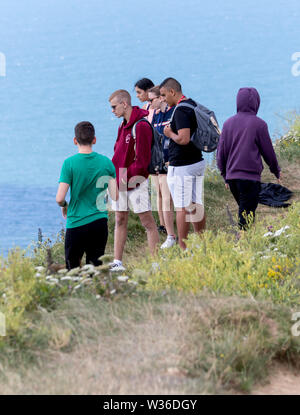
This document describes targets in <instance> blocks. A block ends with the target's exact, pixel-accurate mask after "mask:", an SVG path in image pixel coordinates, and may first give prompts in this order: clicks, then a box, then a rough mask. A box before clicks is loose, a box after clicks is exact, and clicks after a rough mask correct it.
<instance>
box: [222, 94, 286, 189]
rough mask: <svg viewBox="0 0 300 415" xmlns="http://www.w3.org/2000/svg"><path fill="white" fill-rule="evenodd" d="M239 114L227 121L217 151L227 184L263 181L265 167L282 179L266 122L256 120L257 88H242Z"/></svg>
mask: <svg viewBox="0 0 300 415" xmlns="http://www.w3.org/2000/svg"><path fill="white" fill-rule="evenodd" d="M236 101H237V114H236V115H234V116H233V117H231V118H229V119H228V120H227V121H225V123H224V125H223V130H222V134H221V137H220V141H219V145H218V150H217V164H218V167H219V169H220V171H221V174H222V176H223V177H224V179H225V180H230V179H246V180H255V181H260V176H261V172H262V171H263V163H262V160H261V156H262V157H263V159H264V160H265V162H266V163H267V165H268V166H269V168H270V171H271V172H272V173H274V174H275V176H276V177H277V178H279V174H280V167H279V165H278V162H277V158H276V154H275V151H274V148H273V145H272V141H271V138H270V135H269V131H268V126H267V124H266V122H265V121H263V120H262V119H261V118H259V117H257V116H256V114H257V111H258V108H259V105H260V97H259V94H258V92H257V90H256V89H255V88H241V89H240V90H239V92H238V94H237V100H236Z"/></svg>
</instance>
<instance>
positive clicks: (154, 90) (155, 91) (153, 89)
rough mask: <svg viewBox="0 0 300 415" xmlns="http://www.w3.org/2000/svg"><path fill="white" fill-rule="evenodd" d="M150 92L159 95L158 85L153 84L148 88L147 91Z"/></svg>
mask: <svg viewBox="0 0 300 415" xmlns="http://www.w3.org/2000/svg"><path fill="white" fill-rule="evenodd" d="M149 92H151V93H152V94H155V95H156V96H157V97H160V89H159V85H156V86H154V87H153V88H150V89H149V91H148V94H149Z"/></svg>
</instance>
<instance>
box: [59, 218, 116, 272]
mask: <svg viewBox="0 0 300 415" xmlns="http://www.w3.org/2000/svg"><path fill="white" fill-rule="evenodd" d="M107 236H108V228H107V219H106V218H103V219H97V220H95V221H94V222H91V223H88V224H87V225H82V226H78V227H77V228H68V229H67V231H66V238H65V255H66V267H67V268H68V269H71V268H76V267H79V266H80V261H81V258H82V256H83V254H84V253H85V254H86V263H87V264H93V265H95V266H97V265H101V264H102V262H101V261H99V259H98V258H99V257H100V256H102V255H104V252H105V247H106V242H107Z"/></svg>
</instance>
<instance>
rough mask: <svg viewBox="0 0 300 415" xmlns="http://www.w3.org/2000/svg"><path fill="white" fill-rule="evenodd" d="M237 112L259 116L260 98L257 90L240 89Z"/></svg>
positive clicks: (237, 98)
mask: <svg viewBox="0 0 300 415" xmlns="http://www.w3.org/2000/svg"><path fill="white" fill-rule="evenodd" d="M236 105H237V112H251V113H252V114H257V112H258V109H259V105H260V96H259V93H258V92H257V90H256V89H255V88H240V90H239V92H238V94H237V97H236Z"/></svg>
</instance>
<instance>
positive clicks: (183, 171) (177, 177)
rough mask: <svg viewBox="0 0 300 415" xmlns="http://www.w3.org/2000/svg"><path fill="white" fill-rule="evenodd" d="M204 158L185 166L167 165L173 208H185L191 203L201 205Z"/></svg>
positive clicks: (202, 202)
mask: <svg viewBox="0 0 300 415" xmlns="http://www.w3.org/2000/svg"><path fill="white" fill-rule="evenodd" d="M204 171H205V160H202V161H199V162H197V163H194V164H188V165H186V166H169V167H168V176H167V181H168V186H169V189H170V193H171V195H172V199H173V203H174V206H175V208H187V207H189V206H190V205H191V204H192V203H197V204H199V205H203V204H204V201H203V185H204Z"/></svg>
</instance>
